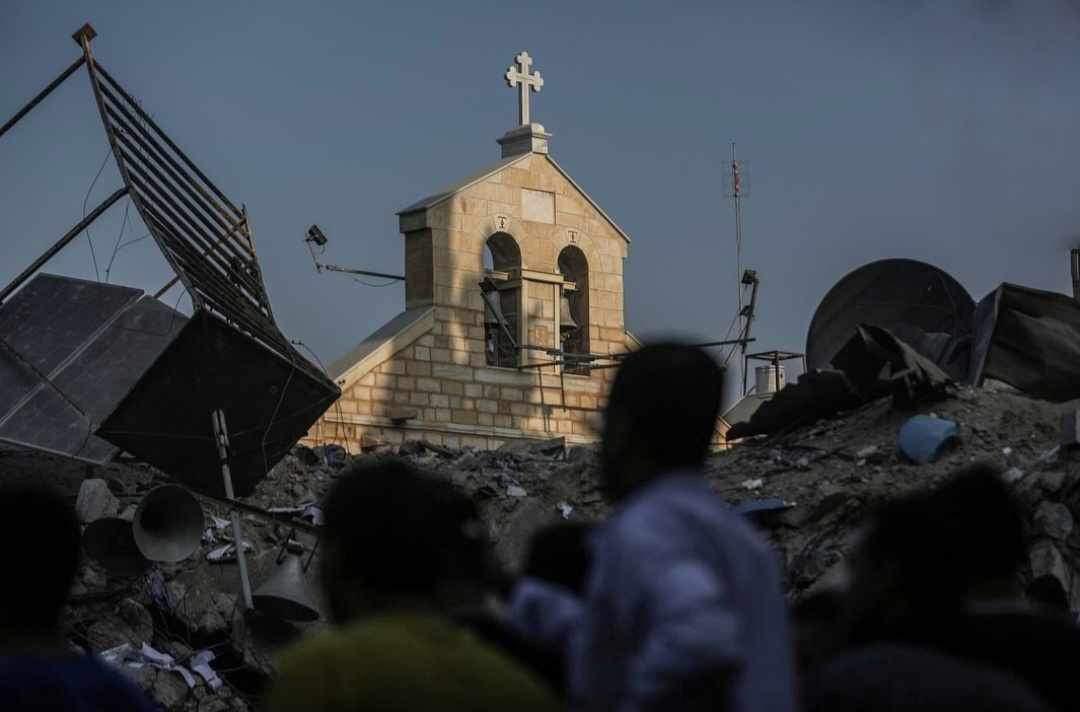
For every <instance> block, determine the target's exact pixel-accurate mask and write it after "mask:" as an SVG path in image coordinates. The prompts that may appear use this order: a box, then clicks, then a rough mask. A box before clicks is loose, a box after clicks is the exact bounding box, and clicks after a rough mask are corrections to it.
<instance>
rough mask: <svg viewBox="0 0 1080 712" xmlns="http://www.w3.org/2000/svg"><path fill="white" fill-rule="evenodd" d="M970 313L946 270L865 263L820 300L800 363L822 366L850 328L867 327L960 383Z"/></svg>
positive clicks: (909, 263) (913, 263)
mask: <svg viewBox="0 0 1080 712" xmlns="http://www.w3.org/2000/svg"><path fill="white" fill-rule="evenodd" d="M974 314H975V302H974V301H973V300H972V299H971V295H970V294H968V292H967V290H966V289H964V287H963V286H962V285H961V284H960V283H959V282H957V281H956V280H955V279H953V277H952V276H951V275H949V274H948V273H947V272H945V271H943V270H941V269H938V268H937V267H934V266H933V265H929V264H926V263H925V262H919V261H917V260H907V259H887V260H880V261H878V262H871V263H870V264H867V265H863V266H862V267H859V268H858V269H856V270H854V271H852V272H849V273H848V274H847V275H846V276H845V277H844V278H843V279H841V280H840V281H839V282H837V283H836V284H835V285H834V286H833V288H832V289H830V290H829V292H828V293H827V294H826V295H825V298H824V299H822V300H821V304H820V305H818V308H817V311H816V312H814V318H813V319H812V320H811V322H810V331H809V333H808V334H807V336H806V365H807V368H809V369H817V368H828V367H829V366H830V362H831V361H832V359H833V357H834V356H836V354H837V352H838V351H840V349H841V348H843V346H844V344H846V343H847V342H848V340H849V339H850V338H851V336H852V334H854V332H855V327H856V326H858V325H859V324H871V325H873V326H879V327H881V328H883V329H887V330H889V331H890V332H891V333H892V334H893V335H894V336H896V337H898V338H900V339H902V340H904V341H905V342H907V344H908V345H909V346H911V347H912V348H913V349H915V350H916V351H918V352H919V353H921V354H922V355H923V356H926V357H927V358H929V359H931V360H932V361H934V362H935V363H937V364H938V365H939V366H941V367H942V368H943V369H945V371H946V372H948V373H949V375H950V376H952V377H953V378H954V379H956V380H960V381H962V380H964V379H965V378H966V376H967V370H968V354H969V352H970V344H971V335H972V319H973V317H974Z"/></svg>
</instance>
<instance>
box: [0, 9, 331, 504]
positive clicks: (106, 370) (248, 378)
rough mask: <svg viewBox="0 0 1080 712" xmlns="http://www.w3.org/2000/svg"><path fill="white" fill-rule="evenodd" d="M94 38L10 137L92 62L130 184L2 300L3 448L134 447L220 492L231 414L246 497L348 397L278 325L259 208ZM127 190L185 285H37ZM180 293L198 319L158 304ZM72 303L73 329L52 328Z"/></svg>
mask: <svg viewBox="0 0 1080 712" xmlns="http://www.w3.org/2000/svg"><path fill="white" fill-rule="evenodd" d="M95 35H96V33H95V32H94V30H93V28H92V27H90V25H84V26H83V27H82V28H81V29H80V30H79V31H78V32H76V33H75V34H74V36H73V37H74V39H75V41H76V43H78V45H79V47H80V48H81V50H82V56H81V57H79V59H78V60H76V61H75V62H74V63H73V64H72V65H71V66H70V67H68V69H67V70H65V71H64V72H63V73H62V74H61V75H60V76H59V77H57V79H55V80H54V81H53V82H52V83H50V84H49V85H48V86H47V87H46V88H45V89H44V90H43V91H42V92H41V93H40V94H38V95H37V96H36V97H34V99H33V100H31V101H30V102H29V103H28V104H27V105H26V106H25V107H24V108H23V109H21V110H20V111H19V112H17V113H16V114H15V116H13V117H12V118H11V119H10V120H9V121H8V122H7V123H5V124H4V125H3V127H0V137H2V136H3V134H4V133H6V132H7V131H8V130H9V129H10V128H11V127H12V126H14V125H15V124H16V123H17V122H18V121H19V120H20V119H22V118H23V117H24V116H25V115H26V114H28V113H29V112H30V111H31V110H32V109H33V108H34V107H35V106H36V105H37V104H38V103H40V102H41V101H42V100H43V99H44V98H45V97H46V96H48V94H49V93H51V92H52V91H53V90H54V89H55V88H56V87H57V86H59V85H60V84H61V83H62V82H63V81H64V80H66V79H67V78H68V77H70V76H71V75H72V74H74V73H75V72H76V71H77V70H79V69H80V68H82V67H84V66H85V68H86V70H87V74H88V76H89V79H90V85H91V88H92V90H93V94H94V99H95V102H96V105H97V110H98V113H99V115H100V117H101V121H102V124H103V126H104V129H105V134H106V136H107V138H108V141H109V145H110V147H111V150H112V156H113V158H114V159H115V161H116V165H117V168H118V169H119V173H120V176H121V178H122V180H123V186H122V187H120V188H119V189H117V190H116V191H115V192H114V193H112V194H111V195H110V196H109V198H107V199H106V200H105V201H104V202H103V203H102V204H101V205H99V206H98V207H97V208H95V209H94V210H93V211H91V212H90V213H89V214H88V215H87V216H86V217H85V218H84V219H83V220H81V221H80V222H79V223H78V224H77V225H75V226H74V227H73V228H72V229H71V230H69V231H68V233H67V234H65V235H64V236H63V237H62V238H61V239H60V240H59V241H57V242H56V243H55V244H54V245H52V247H50V248H49V249H48V250H46V251H45V253H44V254H42V255H41V257H39V258H38V259H37V260H35V261H34V262H33V263H32V264H31V265H29V266H28V267H27V268H26V269H25V270H23V272H22V273H20V274H19V275H18V276H17V277H16V278H15V279H14V280H13V281H12V282H11V283H10V284H8V285H7V286H6V287H4V288H3V289H2V290H0V440H7V441H9V442H13V443H16V444H20V445H26V446H30V447H37V448H41V449H47V450H51V451H54V452H59V453H63V454H67V455H71V456H76V457H82V458H85V459H89V460H92V461H98V462H100V461H104V460H106V459H108V458H110V457H112V456H113V455H114V454H115V453H116V451H117V450H124V451H126V452H129V453H131V454H133V455H135V456H137V457H139V458H140V459H142V460H145V461H146V462H149V463H150V464H152V465H155V466H156V467H158V468H160V469H162V470H164V471H165V472H167V473H169V474H170V475H172V476H173V477H175V478H176V479H178V480H180V481H182V482H184V483H185V484H188V485H189V486H191V487H192V488H194V489H196V490H200V491H203V492H206V493H209V494H214V495H219V496H220V495H221V494H224V490H223V485H222V480H221V478H220V471H221V464H222V461H221V455H220V453H219V449H218V442H217V440H216V439H215V435H214V428H213V427H212V424H213V423H216V422H217V421H216V420H215V421H212V420H211V414H215V413H217V412H218V411H220V412H221V413H223V414H225V415H226V416H227V418H228V424H229V425H228V428H229V441H230V451H229V453H228V456H229V463H230V464H231V470H232V476H233V479H234V483H235V484H234V486H235V491H236V494H237V495H243V494H247V493H248V492H250V491H251V489H252V488H253V487H254V485H255V483H256V482H257V481H258V480H259V479H261V478H262V476H263V475H265V473H266V472H267V471H268V470H269V468H270V467H272V466H273V465H274V464H275V463H276V462H277V461H278V460H279V459H280V458H281V457H282V456H284V455H285V453H287V452H288V450H289V448H290V447H291V446H292V445H293V444H294V443H295V442H296V441H297V440H298V439H299V438H300V437H301V436H303V435H304V434H305V433H306V432H307V430H308V428H309V427H310V426H311V424H312V423H314V422H315V420H317V419H318V417H319V416H320V415H321V414H322V413H323V412H324V411H325V409H326V408H327V407H328V406H329V405H330V404H331V403H333V401H334V400H335V399H336V398H337V397H338V396H339V395H340V391H339V389H338V388H337V386H336V385H335V384H334V383H333V382H332V381H331V380H330V379H329V378H328V377H327V376H326V375H325V374H324V373H323V372H322V371H321V370H319V369H318V368H316V367H315V366H314V365H313V364H311V363H310V362H309V361H308V360H307V359H306V358H304V357H303V356H302V355H301V354H300V353H299V352H298V351H297V350H296V349H295V348H294V347H293V344H292V343H291V342H290V341H289V339H288V338H287V337H286V336H285V335H284V334H283V333H282V332H281V330H280V329H279V328H278V326H277V323H276V322H275V319H274V314H273V310H272V308H271V306H270V299H269V296H268V295H267V292H266V286H265V284H264V281H263V275H262V271H261V268H260V266H259V262H258V258H257V256H256V253H255V243H254V238H253V234H252V230H251V226H250V223H249V221H248V215H247V211H246V209H245V208H244V207H243V206H241V207H237V206H236V204H235V203H234V202H233V201H231V200H230V199H229V198H228V197H227V196H226V195H225V194H224V193H223V192H222V191H221V190H220V189H219V188H218V187H217V186H216V185H214V183H213V182H212V181H211V180H210V179H209V178H208V177H207V176H206V174H205V173H204V172H203V171H202V170H200V169H199V167H198V166H196V165H195V163H194V162H192V160H191V159H190V158H188V156H187V155H186V154H184V152H183V151H181V150H180V148H179V147H178V146H177V145H176V143H175V142H174V141H173V140H172V139H171V138H170V137H169V136H168V135H167V134H166V133H165V131H164V130H162V129H161V127H160V126H158V124H157V123H156V122H155V121H154V120H153V119H151V118H150V116H149V115H148V114H147V113H146V112H145V111H144V110H143V109H142V108H141V107H140V106H139V104H138V102H137V101H136V100H135V99H134V98H133V97H132V95H131V94H130V93H129V92H128V91H127V90H125V89H124V88H123V86H121V84H120V83H119V82H118V81H117V80H116V79H115V78H114V77H113V76H112V75H111V74H109V73H108V72H107V71H106V70H105V68H104V67H102V66H101V63H100V62H99V61H98V60H97V59H96V58H95V57H94V55H93V53H92V52H91V47H90V43H91V41H92V40H93V38H94V37H95ZM124 196H127V197H129V198H130V199H131V202H132V203H133V204H134V205H135V208H136V209H137V211H138V214H139V216H140V217H141V218H142V220H143V222H144V223H145V224H146V226H147V228H148V229H149V231H150V234H151V235H152V237H153V239H154V241H155V243H156V244H157V246H158V248H159V249H160V250H161V252H162V254H163V255H164V257H165V259H166V261H167V262H168V264H169V266H170V267H171V268H172V270H173V271H174V273H175V277H174V278H173V279H172V280H170V281H169V282H168V283H167V284H165V285H164V286H162V287H161V289H159V290H158V291H157V292H156V293H155V294H154V295H153V296H148V295H144V294H143V293H142V292H140V291H139V290H133V289H131V288H128V287H120V286H116V285H108V284H101V283H93V282H85V281H82V280H71V279H67V278H59V277H56V276H52V275H38V276H37V277H34V275H35V274H36V273H37V272H38V271H39V270H40V269H41V268H42V267H43V266H44V265H45V263H46V262H48V261H49V259H51V258H52V257H53V256H55V255H56V254H57V253H58V252H60V250H62V249H63V248H64V246H65V245H67V244H68V243H70V242H71V241H72V240H73V239H75V238H76V237H77V236H78V235H79V234H80V233H81V232H82V231H83V230H84V229H85V228H86V227H87V226H88V225H90V224H91V223H92V222H93V221H94V220H95V219H97V218H98V217H99V216H100V215H101V214H102V213H104V212H105V211H106V210H107V209H108V208H109V207H110V206H112V205H113V204H115V203H116V202H118V201H119V200H120V199H121V198H123V197H124ZM32 278H33V279H32ZM31 280H32V281H31ZM27 283H28V284H27ZM177 283H179V284H180V285H181V286H182V287H183V288H184V289H185V290H186V291H187V293H188V295H189V296H190V298H191V302H192V309H193V312H192V315H191V317H190V318H188V317H185V316H184V315H182V314H180V313H179V312H176V311H175V310H174V309H171V308H169V307H168V306H166V305H164V304H162V303H161V302H160V301H158V299H159V298H160V297H161V296H162V295H164V294H165V292H167V291H168V290H169V289H171V288H172V287H173V286H175V285H176V284H177ZM24 284H25V285H26V286H25V287H24ZM20 288H21V289H20ZM12 295H15V296H14V298H12ZM57 305H63V306H62V308H61V309H60V312H59V313H60V316H61V318H62V319H63V318H64V315H66V317H67V322H69V323H68V324H67V327H68V328H66V329H65V328H62V327H58V326H57V325H56V324H55V323H53V322H54V321H55V320H56V317H57V309H56V307H57ZM118 355H124V358H123V359H121V361H119V362H118V361H116V360H115V359H117V358H118ZM228 494H229V495H230V496H231V495H232V493H231V492H230V493H228Z"/></svg>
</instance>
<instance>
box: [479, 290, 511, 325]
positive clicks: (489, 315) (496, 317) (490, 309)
mask: <svg viewBox="0 0 1080 712" xmlns="http://www.w3.org/2000/svg"><path fill="white" fill-rule="evenodd" d="M484 301H485V302H486V305H485V307H484V323H485V324H495V325H497V324H499V322H500V321H505V320H506V318H505V316H504V315H503V312H502V306H501V305H500V304H499V302H500V301H501V300H500V299H499V293H498V292H495V293H494V294H487V295H485V299H484Z"/></svg>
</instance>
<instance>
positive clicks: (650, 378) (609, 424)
mask: <svg viewBox="0 0 1080 712" xmlns="http://www.w3.org/2000/svg"><path fill="white" fill-rule="evenodd" d="M723 385H724V373H723V369H721V368H720V366H719V365H718V364H717V363H716V361H714V360H713V359H712V357H710V356H709V355H708V354H707V353H705V351H703V350H702V349H700V348H695V347H692V346H686V345H684V344H678V343H658V344H651V345H648V346H645V347H643V348H642V349H640V350H638V351H635V352H633V353H631V354H630V355H629V356H627V357H626V358H625V359H623V361H622V364H621V365H620V367H619V370H618V372H617V373H616V374H615V381H614V382H613V383H612V386H611V393H610V394H609V396H608V404H607V409H606V410H605V413H604V433H603V444H602V447H601V464H602V467H603V476H604V480H605V485H606V487H607V489H608V491H609V494H610V495H611V496H613V497H614V498H616V499H619V498H622V497H624V496H626V495H627V494H629V493H630V492H632V491H634V490H635V489H637V488H638V487H639V486H641V485H642V484H645V483H647V482H648V481H650V480H652V479H653V478H655V477H657V476H659V475H664V474H667V473H670V472H672V471H674V470H679V469H683V468H689V467H694V466H697V465H700V464H701V463H702V462H703V461H704V460H705V457H706V455H707V454H708V451H709V443H710V442H711V440H712V437H713V433H714V432H715V430H716V419H717V416H718V415H719V414H720V402H721V400H722V398H723Z"/></svg>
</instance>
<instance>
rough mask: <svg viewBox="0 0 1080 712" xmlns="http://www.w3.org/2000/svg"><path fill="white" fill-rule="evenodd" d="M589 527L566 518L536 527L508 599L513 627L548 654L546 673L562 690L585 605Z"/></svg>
mask: <svg viewBox="0 0 1080 712" xmlns="http://www.w3.org/2000/svg"><path fill="white" fill-rule="evenodd" d="M591 528H592V527H591V525H589V524H585V523H582V522H562V523H559V524H554V525H551V526H548V527H545V528H543V529H541V530H539V531H538V532H536V534H534V535H533V537H532V539H531V540H530V541H529V549H528V552H527V553H526V555H525V565H524V568H523V570H522V576H521V578H520V579H518V581H517V583H516V584H515V585H514V587H513V590H512V591H511V593H510V597H509V600H508V602H507V621H508V624H509V626H510V627H511V628H512V629H513V630H514V631H516V632H517V634H518V635H520V636H522V637H523V638H524V639H526V640H528V641H529V642H530V643H531V644H532V645H533V646H535V648H537V649H538V650H541V651H543V652H544V653H545V654H546V655H547V662H546V664H545V665H544V670H545V672H546V675H547V677H548V678H549V679H550V680H552V682H553V683H554V684H555V686H556V687H557V689H558V690H560V691H561V692H563V693H564V694H565V692H566V666H567V662H568V656H569V649H570V645H571V642H572V637H573V634H574V633H575V631H577V630H578V629H579V628H580V627H581V616H582V613H583V610H584V608H583V603H582V598H581V596H582V592H583V590H584V588H585V579H586V576H587V575H588V569H589V552H588V542H587V536H588V533H589V531H590V530H591Z"/></svg>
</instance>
